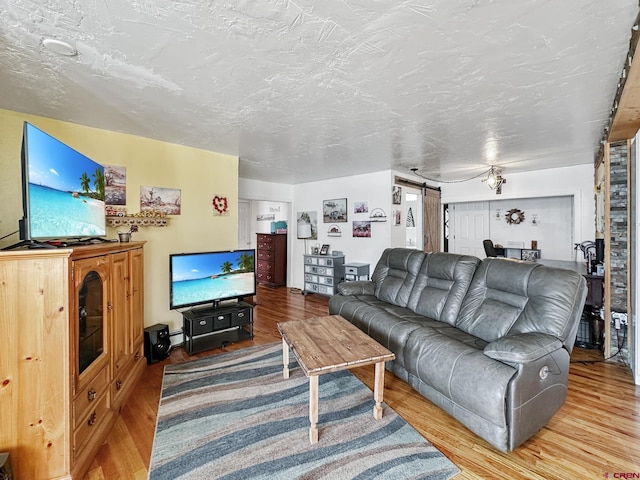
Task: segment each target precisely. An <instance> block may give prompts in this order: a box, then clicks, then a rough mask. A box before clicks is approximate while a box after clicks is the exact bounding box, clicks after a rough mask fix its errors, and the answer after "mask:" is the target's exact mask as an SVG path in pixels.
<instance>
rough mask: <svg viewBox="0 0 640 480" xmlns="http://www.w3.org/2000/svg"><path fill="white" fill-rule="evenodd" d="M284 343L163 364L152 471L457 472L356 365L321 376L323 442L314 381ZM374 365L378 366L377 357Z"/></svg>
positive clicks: (181, 474) (194, 474) (309, 475)
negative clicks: (377, 403) (380, 397)
mask: <svg viewBox="0 0 640 480" xmlns="http://www.w3.org/2000/svg"><path fill="white" fill-rule="evenodd" d="M292 366H293V367H294V368H292V369H291V376H290V378H288V379H286V380H285V379H284V378H283V376H282V347H281V344H272V345H266V346H257V347H250V348H246V349H243V350H237V351H234V352H229V353H224V354H221V355H217V356H213V357H208V358H201V359H198V360H194V361H191V362H187V363H182V364H175V365H168V366H167V367H165V372H164V379H163V387H162V396H161V399H160V407H159V411H158V420H157V424H156V435H155V439H154V443H153V451H152V455H151V466H150V469H149V478H150V479H152V480H165V479H166V480H169V479H171V480H174V479H179V478H182V479H190V480H194V479H213V478H215V479H242V480H245V479H260V478H264V479H270V480H275V479H277V480H280V479H294V478H295V479H342V478H344V479H347V478H349V479H351V478H359V479H372V478H387V479H394V480H397V479H409V478H416V479H418V478H421V479H448V478H451V477H452V476H453V475H455V474H456V473H458V472H459V470H458V469H457V467H456V466H455V465H454V464H453V463H451V462H450V461H449V460H448V459H447V458H446V457H445V456H444V455H442V453H440V452H439V451H438V450H437V449H436V448H435V447H434V446H433V445H431V444H430V443H429V442H427V441H426V440H425V439H424V438H423V437H422V436H421V435H420V434H419V433H418V432H416V431H415V430H414V429H413V427H411V426H410V425H408V424H407V423H406V422H405V421H404V420H403V419H402V418H401V417H400V416H398V415H397V414H396V413H395V412H394V411H393V410H392V409H391V408H389V407H388V406H387V405H384V404H383V407H384V415H383V418H382V419H381V420H374V418H373V414H372V411H373V404H374V401H373V393H372V392H371V390H369V389H368V388H367V387H366V386H365V385H364V384H363V383H362V382H361V381H360V380H358V379H357V378H356V377H354V376H353V375H352V374H351V373H350V372H349V371H342V372H336V373H329V374H326V375H322V376H320V381H319V383H320V387H319V418H318V429H319V437H320V438H319V442H318V443H317V444H315V445H311V444H310V443H309V382H308V379H307V377H305V376H304V373H303V372H302V371H301V369H300V368H298V367H297V366H295V360H294V359H293V357H292ZM371 368H373V366H371Z"/></svg>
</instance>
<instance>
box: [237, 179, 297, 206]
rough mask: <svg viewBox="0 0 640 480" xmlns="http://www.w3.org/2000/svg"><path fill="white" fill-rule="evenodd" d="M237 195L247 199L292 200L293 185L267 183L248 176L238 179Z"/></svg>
mask: <svg viewBox="0 0 640 480" xmlns="http://www.w3.org/2000/svg"><path fill="white" fill-rule="evenodd" d="M238 196H239V197H240V198H245V199H247V200H272V201H275V202H292V201H293V185H287V184H284V183H269V182H262V181H260V180H251V179H249V178H239V179H238Z"/></svg>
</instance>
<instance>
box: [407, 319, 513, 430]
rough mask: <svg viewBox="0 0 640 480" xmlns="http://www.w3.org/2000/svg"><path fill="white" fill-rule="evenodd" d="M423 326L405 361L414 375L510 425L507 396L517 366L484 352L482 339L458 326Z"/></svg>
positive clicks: (491, 418) (478, 412) (455, 400)
mask: <svg viewBox="0 0 640 480" xmlns="http://www.w3.org/2000/svg"><path fill="white" fill-rule="evenodd" d="M440 325H441V326H440V327H422V328H419V329H416V330H415V331H413V332H412V333H411V335H410V336H409V340H408V341H407V344H406V346H405V364H406V369H407V371H408V372H409V374H410V376H414V377H416V378H418V379H419V380H420V381H422V382H424V383H425V384H427V385H429V386H430V387H431V388H433V389H434V390H436V391H438V392H440V393H441V394H442V395H444V396H445V397H447V398H449V399H451V401H452V402H453V403H454V404H456V405H457V406H458V408H463V409H465V410H468V411H470V412H473V413H474V414H475V415H478V416H479V417H481V418H483V419H485V420H486V421H488V422H490V423H491V424H493V425H496V426H499V427H505V426H506V413H505V410H506V405H505V398H507V392H508V389H509V382H510V381H511V378H512V377H513V376H514V375H515V374H516V369H515V368H514V367H512V366H510V365H507V364H506V363H502V362H497V361H495V360H493V359H491V358H489V357H488V356H486V355H485V354H484V352H483V348H484V346H485V345H486V342H484V341H483V340H481V339H477V338H474V337H473V336H472V335H468V334H465V333H463V332H460V330H457V329H456V328H455V327H451V326H449V325H446V324H443V323H440Z"/></svg>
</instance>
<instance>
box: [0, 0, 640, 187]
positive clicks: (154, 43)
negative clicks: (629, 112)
mask: <svg viewBox="0 0 640 480" xmlns="http://www.w3.org/2000/svg"><path fill="white" fill-rule="evenodd" d="M637 11H638V1H637V0H607V1H606V2H603V1H601V0H597V1H596V0H561V1H560V0H555V1H553V0H529V1H527V0H518V1H514V0H430V1H429V0H427V1H421V2H419V1H417V0H408V1H389V0H386V1H383V0H355V1H352V0H323V1H318V0H298V1H295V2H294V1H281V0H272V1H268V0H252V1H248V0H244V1H229V0H227V1H218V2H212V1H211V0H192V1H175V0H74V1H68V0H0V89H1V90H0V91H1V93H2V94H1V95H0V107H2V108H7V109H10V110H16V111H21V112H25V113H32V114H37V115H42V116H46V117H52V118H57V119H60V120H65V121H70V122H74V123H79V124H83V125H89V126H94V127H98V128H103V129H108V130H114V131H118V132H126V133H131V134H134V135H139V136H143V137H149V138H155V139H159V140H163V141H167V142H173V143H179V144H184V145H190V146H193V147H198V148H202V149H206V150H212V151H216V152H221V153H228V154H232V155H238V156H239V157H240V176H241V177H245V178H254V179H260V180H265V181H276V182H283V183H300V182H306V181H311V180H318V179H324V178H332V177H337V176H343V175H352V174H357V173H365V172H372V171H378V170H383V169H390V168H393V169H398V170H400V171H408V170H409V169H410V168H412V167H417V168H419V173H421V174H423V175H426V176H429V177H433V178H436V179H438V178H439V179H443V180H456V179H458V180H459V179H462V178H468V177H470V176H472V175H475V174H478V173H480V172H482V171H484V170H486V169H487V166H488V165H489V164H498V165H501V166H503V167H504V168H505V170H504V173H505V176H508V174H509V173H510V172H513V173H515V172H522V171H529V170H538V169H544V168H552V167H559V166H568V165H576V164H585V163H592V162H593V160H594V153H595V152H596V150H597V148H598V142H599V141H600V139H601V137H602V132H603V128H604V127H605V125H607V123H608V120H609V115H610V111H611V106H612V101H613V97H614V94H615V90H616V85H617V81H618V78H619V76H620V73H621V70H622V67H623V64H624V61H625V58H626V52H627V49H628V46H629V38H630V32H631V27H632V25H633V21H634V19H635V17H636V14H637ZM45 38H54V39H60V40H64V41H67V42H69V43H70V44H71V45H72V46H73V47H74V48H75V49H77V51H78V54H77V55H76V56H74V57H64V56H60V55H57V54H56V53H53V52H51V51H50V50H48V49H46V48H45V47H44V45H43V40H44V39H45Z"/></svg>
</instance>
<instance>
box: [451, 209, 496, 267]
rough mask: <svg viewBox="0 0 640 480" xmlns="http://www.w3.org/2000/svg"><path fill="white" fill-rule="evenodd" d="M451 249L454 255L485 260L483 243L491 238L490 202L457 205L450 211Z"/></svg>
mask: <svg viewBox="0 0 640 480" xmlns="http://www.w3.org/2000/svg"><path fill="white" fill-rule="evenodd" d="M449 224H450V225H452V226H453V231H452V232H450V235H449V239H450V242H449V243H450V248H449V251H450V252H453V253H461V254H463V255H473V256H475V257H479V258H484V257H485V256H486V255H485V253H484V246H483V245H482V241H483V240H484V239H485V238H490V237H489V202H467V203H456V204H453V205H451V208H450V209H449Z"/></svg>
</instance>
